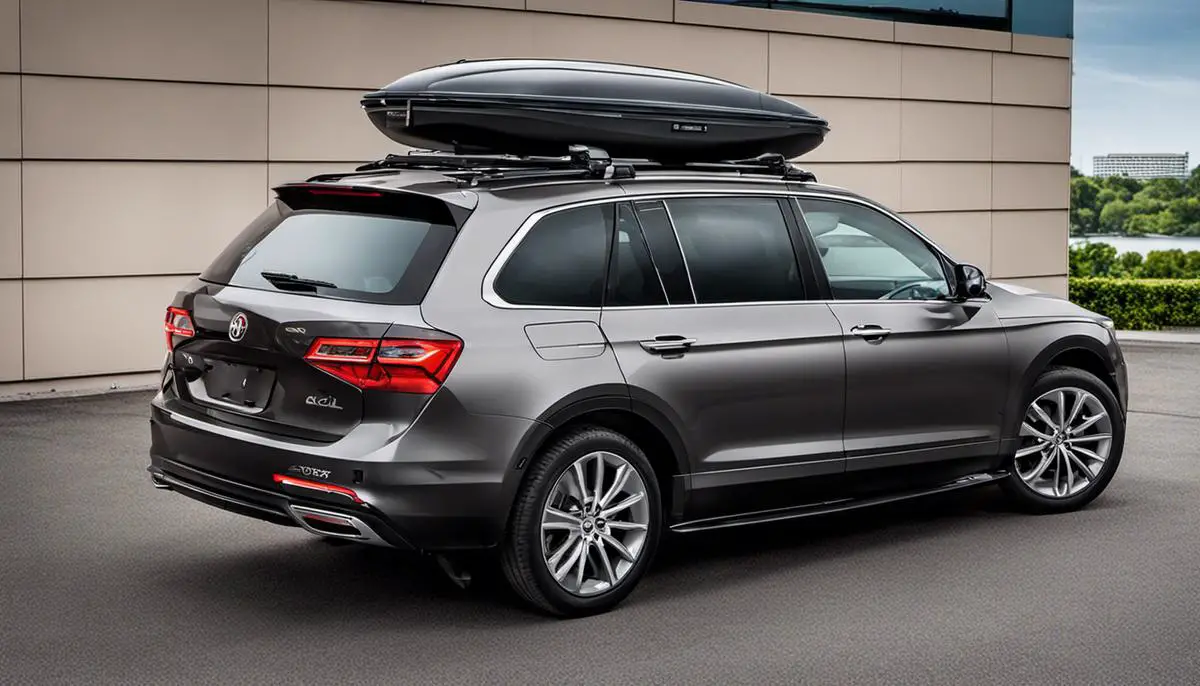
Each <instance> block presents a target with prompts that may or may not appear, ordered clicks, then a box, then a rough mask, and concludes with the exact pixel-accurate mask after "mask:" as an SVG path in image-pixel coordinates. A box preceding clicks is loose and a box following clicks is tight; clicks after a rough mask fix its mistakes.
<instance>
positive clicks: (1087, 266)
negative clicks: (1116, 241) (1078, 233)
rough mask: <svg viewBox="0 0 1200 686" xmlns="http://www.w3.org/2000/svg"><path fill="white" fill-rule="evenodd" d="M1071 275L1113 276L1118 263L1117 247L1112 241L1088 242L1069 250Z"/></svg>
mask: <svg viewBox="0 0 1200 686" xmlns="http://www.w3.org/2000/svg"><path fill="white" fill-rule="evenodd" d="M1068 258H1069V259H1068V262H1069V264H1070V270H1071V276H1076V277H1079V276H1111V275H1112V272H1113V268H1114V267H1115V266H1116V265H1117V249H1116V248H1115V247H1113V246H1112V245H1111V244H1110V243H1104V242H1095V243H1092V242H1088V243H1083V244H1081V245H1076V246H1072V247H1071V249H1070V250H1069V251H1068Z"/></svg>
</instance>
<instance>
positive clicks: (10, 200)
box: [0, 162, 21, 322]
mask: <svg viewBox="0 0 1200 686" xmlns="http://www.w3.org/2000/svg"><path fill="white" fill-rule="evenodd" d="M19 278H21V163H20V162H0V279H19ZM2 321H6V320H4V319H0V322H2Z"/></svg>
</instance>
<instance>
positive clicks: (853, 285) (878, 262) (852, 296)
mask: <svg viewBox="0 0 1200 686" xmlns="http://www.w3.org/2000/svg"><path fill="white" fill-rule="evenodd" d="M799 202H800V207H801V210H802V211H803V213H804V223H805V224H806V225H807V226H808V231H809V233H811V234H812V237H813V241H814V242H815V243H816V246H817V252H818V253H819V254H820V256H821V264H822V265H823V266H824V267H825V274H826V276H828V277H829V288H830V290H831V291H832V292H833V297H834V298H837V299H838V300H937V299H941V298H945V297H947V296H949V295H950V283H949V281H948V280H947V278H946V272H945V268H944V267H943V264H942V261H941V259H940V258H939V257H938V255H937V254H936V253H935V252H934V251H933V250H931V249H930V248H929V246H928V245H926V244H925V242H924V241H922V240H921V239H920V238H918V237H917V236H916V235H915V234H913V232H912V231H910V230H909V229H908V228H907V227H905V226H904V225H903V224H900V223H898V222H896V221H895V220H893V219H892V218H890V217H888V216H887V215H885V214H883V213H881V212H879V211H877V210H873V209H871V208H869V207H864V206H862V205H858V204H855V203H848V202H840V201H837V200H819V199H814V198H800V201H799Z"/></svg>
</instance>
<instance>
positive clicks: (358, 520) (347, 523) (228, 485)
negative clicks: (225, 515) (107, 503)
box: [148, 457, 413, 550]
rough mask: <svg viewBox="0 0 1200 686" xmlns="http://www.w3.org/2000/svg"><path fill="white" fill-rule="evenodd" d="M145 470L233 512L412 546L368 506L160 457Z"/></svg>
mask: <svg viewBox="0 0 1200 686" xmlns="http://www.w3.org/2000/svg"><path fill="white" fill-rule="evenodd" d="M148 471H149V472H150V480H151V483H153V484H154V486H155V488H160V489H164V490H169V491H174V492H176V493H179V494H180V495H185V496H187V497H189V498H192V499H193V500H198V501H200V502H202V503H205V504H207V505H212V506H213V507H219V508H221V509H223V510H227V511H229V512H233V513H235V514H240V515H245V516H247V517H253V518H255V519H261V520H263V521H267V522H271V523H273V524H280V525H283V526H299V527H301V528H303V529H305V530H307V531H309V532H310V533H313V534H316V535H319V536H327V537H331V538H343V539H347V540H355V541H361V542H363V543H369V544H372V545H379V546H384V547H388V548H398V549H401V550H412V549H413V546H412V544H410V543H409V542H408V541H407V540H405V538H404V537H403V536H402V535H401V534H400V533H399V532H397V531H396V530H395V529H394V528H393V527H392V526H391V524H390V523H389V522H388V521H387V520H386V519H384V518H382V517H380V516H379V515H378V514H375V513H372V512H369V511H364V510H352V509H349V508H344V507H336V506H331V505H329V504H327V503H316V502H305V501H304V500H302V499H298V498H291V497H288V496H286V495H282V494H279V493H272V492H270V491H264V490H262V489H258V488H254V487H252V486H247V485H246V484H241V483H237V482H235V481H230V480H229V479H223V478H221V477H218V476H216V475H214V474H205V473H204V472H200V471H197V470H195V469H192V468H190V467H187V466H185V465H182V464H179V463H177V462H172V461H170V460H167V459H164V458H155V457H151V464H150V467H149V468H148Z"/></svg>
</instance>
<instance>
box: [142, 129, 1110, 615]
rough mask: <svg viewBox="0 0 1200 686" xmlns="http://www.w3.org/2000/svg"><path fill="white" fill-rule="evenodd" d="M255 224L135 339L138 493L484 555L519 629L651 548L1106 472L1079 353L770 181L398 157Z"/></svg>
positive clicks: (994, 289)
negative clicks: (149, 346)
mask: <svg viewBox="0 0 1200 686" xmlns="http://www.w3.org/2000/svg"><path fill="white" fill-rule="evenodd" d="M276 193H277V195H278V200H277V201H276V202H275V203H274V204H273V205H271V207H270V208H269V209H268V210H267V211H265V212H264V213H263V214H262V215H261V216H260V217H258V218H257V219H256V220H255V221H254V222H253V223H251V224H250V226H249V227H248V228H246V229H245V231H244V232H243V233H242V234H241V235H240V236H239V237H238V238H237V239H236V240H234V241H233V242H232V243H231V244H230V245H229V247H228V248H227V249H226V250H225V251H224V252H223V253H222V254H221V255H220V256H219V257H218V258H217V259H216V260H215V262H214V263H213V264H212V265H211V266H210V267H209V268H208V269H207V270H206V271H205V272H204V273H203V274H202V275H200V277H199V278H197V279H196V280H195V281H194V282H192V283H191V284H190V285H189V286H188V287H187V288H186V289H185V290H183V291H181V292H179V293H178V295H177V296H176V297H175V299H174V301H173V302H172V303H171V306H170V307H169V308H168V310H167V313H166V319H165V330H166V339H167V346H168V348H169V350H170V352H169V354H168V357H167V360H166V364H165V366H164V369H163V375H162V384H161V391H160V392H159V393H158V394H157V396H156V397H155V398H154V400H153V407H152V423H151V430H152V436H153V444H152V448H151V460H150V467H149V470H150V472H151V476H152V479H153V482H154V485H156V486H158V487H160V488H164V489H170V490H173V491H176V492H178V493H181V494H184V495H187V496H190V497H193V498H196V499H199V500H201V501H204V502H207V503H210V504H212V505H215V506H219V507H223V508H226V509H228V510H232V511H234V512H238V513H241V514H245V515H250V516H253V517H258V518H261V519H265V520H268V521H272V522H276V523H279V524H285V525H292V526H300V527H302V528H303V529H305V530H307V531H308V532H309V533H312V534H317V535H319V536H324V537H330V538H339V539H349V540H355V541H361V542H364V543H372V544H377V545H383V546H392V547H396V548H404V549H409V550H417V551H421V552H425V553H430V554H435V555H439V556H441V555H444V556H449V558H448V559H455V558H454V554H455V553H463V552H466V551H472V550H491V551H495V552H496V553H497V555H496V558H497V559H498V560H499V561H500V566H501V567H502V568H503V571H504V574H505V575H506V576H507V578H508V580H509V581H510V582H511V584H512V586H513V587H514V588H515V590H516V591H517V592H518V593H519V594H520V595H521V596H522V597H523V598H524V599H525V600H527V601H528V602H529V603H531V604H532V605H534V606H536V607H538V608H541V609H542V610H545V611H548V612H551V613H555V614H559V615H567V616H570V615H583V614H589V613H595V612H600V611H604V610H607V609H610V608H612V607H613V606H615V605H616V604H617V603H619V602H620V601H621V600H622V599H623V598H624V597H625V596H627V595H628V594H629V593H630V592H631V591H632V590H633V588H634V586H635V585H636V584H637V582H638V580H639V579H640V578H641V577H642V576H643V574H644V573H645V571H646V569H647V567H648V566H649V565H650V563H651V559H652V557H653V555H654V551H655V548H656V547H657V546H658V544H659V541H660V539H661V538H662V536H664V535H666V534H667V533H668V532H675V533H680V534H683V533H689V532H696V531H703V530H710V529H717V528H722V527H735V526H742V525H747V524H754V523H758V522H767V521H777V520H784V519H791V518H797V517H807V516H810V515H815V514H820V513H826V512H830V511H835V510H845V509H848V508H855V507H860V506H867V505H871V504H875V503H881V502H885V501H886V502H891V501H895V500H897V499H900V498H907V497H915V496H921V495H925V494H931V493H940V492H945V491H949V490H953V489H959V488H965V487H971V486H977V485H983V484H997V485H999V486H1000V487H1002V488H1003V489H1004V491H1005V492H1006V493H1007V494H1008V495H1009V496H1011V498H1012V499H1013V501H1014V502H1015V503H1016V504H1017V505H1019V506H1021V507H1023V508H1024V509H1027V510H1031V511H1036V512H1064V511H1069V510H1073V509H1076V508H1079V507H1082V506H1083V505H1085V504H1086V503H1088V502H1089V501H1091V500H1092V499H1093V498H1095V497H1096V496H1097V495H1099V494H1100V492H1101V491H1103V490H1104V488H1105V486H1106V485H1107V484H1108V482H1109V481H1110V480H1111V479H1112V477H1113V473H1114V472H1115V471H1116V469H1117V464H1118V462H1119V461H1120V458H1121V451H1122V445H1123V443H1124V438H1125V436H1124V433H1125V408H1126V398H1127V390H1126V368H1125V363H1124V360H1123V358H1122V354H1121V351H1120V348H1119V347H1118V345H1117V342H1116V340H1115V337H1114V334H1113V331H1112V324H1111V322H1109V321H1108V320H1106V319H1104V318H1103V317H1100V316H1098V315H1096V314H1093V313H1091V312H1088V311H1086V310H1083V309H1081V308H1079V307H1076V306H1075V305H1072V304H1071V303H1069V302H1067V301H1065V300H1062V299H1060V298H1056V297H1052V296H1048V295H1044V294H1040V293H1035V292H1032V291H1029V290H1026V289H1021V288H1017V287H1013V286H1005V285H1001V284H998V283H992V284H988V283H985V281H984V278H983V275H982V274H981V273H980V271H979V270H978V269H976V268H974V267H971V266H969V265H964V264H961V263H959V262H957V261H956V260H954V258H953V257H952V256H950V255H949V254H947V253H946V252H945V251H944V250H942V249H940V248H939V247H937V246H936V245H934V244H933V243H932V242H931V241H930V240H928V239H927V238H925V237H924V236H922V235H921V234H920V233H919V232H918V231H917V230H916V229H915V228H914V227H912V226H911V225H909V224H908V223H907V222H905V221H904V220H903V219H901V218H900V217H898V216H897V215H896V214H895V213H893V212H890V211H888V210H887V209H885V208H884V207H882V206H880V205H878V204H876V203H874V202H871V201H870V200H867V199H865V198H863V197H861V196H858V195H855V194H854V193H851V192H849V191H846V190H842V189H839V188H833V187H829V186H825V185H820V184H818V183H816V182H815V179H813V178H812V177H811V175H807V174H805V173H804V172H802V171H801V170H798V169H796V168H794V167H792V166H790V165H788V164H786V163H783V162H782V160H781V159H768V158H762V159H755V160H748V161H745V162H741V163H730V164H710V165H678V166H664V165H661V164H639V163H634V162H629V163H625V162H619V161H613V160H607V159H604V158H603V156H602V155H599V154H598V153H596V152H595V151H591V152H590V153H589V151H582V152H578V151H577V154H574V155H573V156H572V157H571V158H570V159H563V160H558V161H555V160H541V161H539V160H531V159H525V158H522V159H516V158H513V159H509V158H504V157H462V156H458V157H456V156H452V155H438V154H426V155H413V156H409V157H391V158H388V159H386V160H382V161H380V162H378V163H373V164H372V165H368V166H367V168H364V169H363V170H361V171H359V172H356V173H351V174H343V175H336V174H330V175H323V176H319V177H314V178H313V179H311V180H309V181H308V182H305V183H295V184H288V185H285V186H281V187H279V188H277V189H276Z"/></svg>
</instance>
